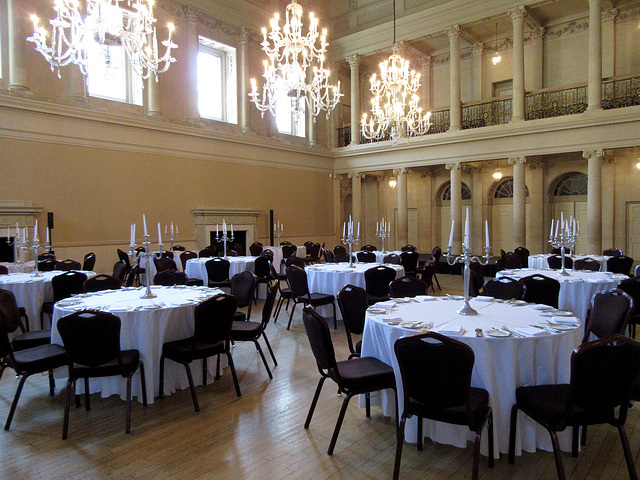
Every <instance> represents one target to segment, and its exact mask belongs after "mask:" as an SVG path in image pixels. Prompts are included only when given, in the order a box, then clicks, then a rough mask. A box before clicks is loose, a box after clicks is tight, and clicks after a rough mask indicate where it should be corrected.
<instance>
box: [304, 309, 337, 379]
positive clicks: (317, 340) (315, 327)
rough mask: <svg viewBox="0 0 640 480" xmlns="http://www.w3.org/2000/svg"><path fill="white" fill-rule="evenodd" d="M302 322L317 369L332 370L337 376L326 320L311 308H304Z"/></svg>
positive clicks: (334, 354) (334, 356)
mask: <svg viewBox="0 0 640 480" xmlns="http://www.w3.org/2000/svg"><path fill="white" fill-rule="evenodd" d="M302 321H303V322H304V329H305V331H306V332H307V338H309V344H310V345H311V351H312V352H313V356H314V357H315V359H316V363H317V364H318V369H319V370H329V369H332V370H333V371H334V372H335V373H336V375H337V374H338V366H337V362H336V353H335V350H334V349H333V342H332V341H331V332H329V326H328V325H327V322H326V320H325V319H324V318H323V317H322V315H320V314H319V313H318V312H316V311H315V310H314V309H313V308H311V307H305V308H304V310H302Z"/></svg>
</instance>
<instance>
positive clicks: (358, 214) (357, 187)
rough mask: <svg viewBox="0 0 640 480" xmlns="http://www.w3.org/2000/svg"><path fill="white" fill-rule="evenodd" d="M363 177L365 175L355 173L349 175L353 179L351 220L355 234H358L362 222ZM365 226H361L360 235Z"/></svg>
mask: <svg viewBox="0 0 640 480" xmlns="http://www.w3.org/2000/svg"><path fill="white" fill-rule="evenodd" d="M362 177H364V173H359V172H353V173H350V174H349V178H350V179H351V217H352V218H351V219H352V220H353V230H354V232H353V233H354V234H355V233H356V232H357V228H358V222H362ZM363 227H364V226H363V225H360V229H361V231H360V234H361V235H362V233H363V232H364V230H362V228H363Z"/></svg>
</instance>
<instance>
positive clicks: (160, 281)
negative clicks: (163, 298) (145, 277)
mask: <svg viewBox="0 0 640 480" xmlns="http://www.w3.org/2000/svg"><path fill="white" fill-rule="evenodd" d="M153 283H154V284H155V285H162V286H164V287H173V286H174V285H186V284H187V275H186V274H185V273H184V272H181V271H180V270H176V269H175V268H168V269H166V270H162V271H161V272H158V273H156V274H155V275H154V276H153Z"/></svg>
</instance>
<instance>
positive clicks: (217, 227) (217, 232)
mask: <svg viewBox="0 0 640 480" xmlns="http://www.w3.org/2000/svg"><path fill="white" fill-rule="evenodd" d="M217 236H218V224H217V223H216V237H217Z"/></svg>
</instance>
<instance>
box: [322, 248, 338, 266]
mask: <svg viewBox="0 0 640 480" xmlns="http://www.w3.org/2000/svg"><path fill="white" fill-rule="evenodd" d="M322 254H323V255H324V261H325V263H334V262H335V261H336V257H335V255H334V254H333V252H332V251H331V250H329V249H325V251H324V252H322Z"/></svg>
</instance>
